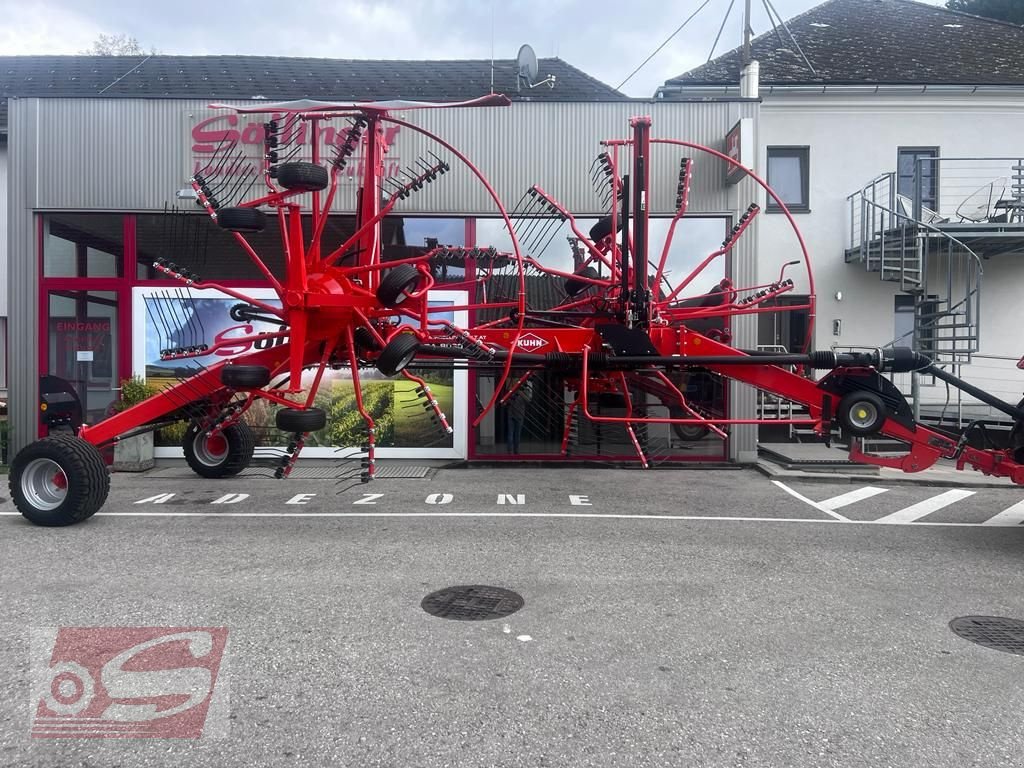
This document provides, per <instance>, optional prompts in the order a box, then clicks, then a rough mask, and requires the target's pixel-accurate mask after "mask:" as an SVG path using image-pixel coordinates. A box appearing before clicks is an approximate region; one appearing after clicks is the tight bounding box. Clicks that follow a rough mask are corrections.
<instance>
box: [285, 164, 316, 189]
mask: <svg viewBox="0 0 1024 768" xmlns="http://www.w3.org/2000/svg"><path fill="white" fill-rule="evenodd" d="M275 170H276V172H277V174H276V178H277V183H278V184H280V185H281V186H282V187H284V188H285V189H292V190H300V191H302V192H319V191H320V190H322V189H327V184H328V174H327V169H326V168H324V167H323V166H322V165H317V164H316V163H281V165H279V166H277V168H276V169H275Z"/></svg>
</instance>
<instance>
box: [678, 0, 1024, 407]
mask: <svg viewBox="0 0 1024 768" xmlns="http://www.w3.org/2000/svg"><path fill="white" fill-rule="evenodd" d="M787 27H788V30H789V32H791V34H792V37H787V36H786V33H785V32H783V30H781V29H780V30H779V33H778V36H777V35H776V34H768V35H764V36H763V37H761V38H758V39H756V40H754V41H753V44H752V55H753V58H754V59H756V60H757V64H758V65H759V67H758V68H759V96H760V99H761V110H760V124H759V129H760V130H759V136H758V138H759V141H758V146H757V150H756V156H755V157H754V158H753V164H754V166H755V167H756V168H757V169H759V170H761V171H763V172H764V173H765V174H766V176H767V177H768V181H769V182H770V183H771V184H772V185H773V187H775V188H776V189H777V190H779V192H780V194H781V195H782V196H783V198H784V199H785V201H786V203H787V204H788V205H789V207H790V210H791V211H792V212H793V215H794V217H795V219H796V220H797V222H798V224H799V226H800V229H801V231H802V233H803V236H804V238H805V239H806V241H807V244H808V247H809V249H810V251H811V253H812V255H813V259H814V267H815V270H814V274H815V277H816V286H815V287H816V292H817V296H818V306H817V311H818V317H817V324H816V331H815V344H816V346H817V347H818V348H819V349H826V348H828V347H830V346H835V347H845V346H855V347H868V348H873V347H879V346H886V345H891V344H897V345H913V346H916V347H917V348H918V349H919V350H921V351H923V352H925V353H927V354H929V355H931V356H932V357H933V358H935V359H937V360H939V361H941V362H943V363H944V364H946V365H948V366H949V367H950V368H951V369H952V370H954V372H957V373H959V374H960V375H961V376H962V377H963V378H966V379H968V380H969V381H971V382H972V383H975V384H977V385H978V386H981V387H982V388H984V389H987V390H988V391H990V392H992V393H993V394H995V395H997V396H999V397H1001V398H1003V399H1005V400H1008V401H1011V402H1014V403H1016V402H1017V401H1018V400H1019V399H1020V397H1021V390H1022V388H1024V376H1022V374H1021V371H1020V370H1019V369H1018V368H1017V361H1018V360H1020V357H1021V354H1022V353H1024V348H1022V346H1021V343H1020V334H1019V331H1018V328H1017V326H1018V325H1019V319H1020V318H1021V317H1022V315H1021V310H1020V303H1019V299H1018V298H1017V293H1018V292H1019V290H1020V288H1021V286H1024V215H1022V203H1024V161H1022V157H1024V29H1022V28H1020V27H1017V26H1014V25H1011V24H1006V23H1002V22H998V21H993V20H989V19H981V18H978V17H975V16H969V15H966V14H962V13H956V12H953V11H948V10H946V9H944V8H941V7H936V6H932V5H925V4H923V3H917V2H911V1H910V0H830V2H826V3H824V4H822V5H820V6H818V7H816V8H814V9H812V10H810V11H808V12H806V13H804V14H802V15H800V16H798V17H796V18H794V19H791V20H790V21H789V23H788V24H787ZM742 67H743V63H742V52H741V51H740V50H739V49H737V50H736V51H732V52H730V53H728V54H725V55H724V56H722V57H720V58H719V59H716V60H714V61H712V62H710V63H708V64H707V65H705V66H702V67H699V68H697V69H695V70H693V71H691V72H688V73H686V74H684V75H682V76H680V77H678V78H674V79H673V80H670V81H668V82H666V84H665V85H664V86H663V88H662V89H660V91H659V94H658V95H659V97H660V98H663V99H667V100H671V99H678V98H687V99H692V98H700V97H708V96H719V97H720V96H723V95H729V94H737V93H738V92H739V88H740V71H741V69H742ZM787 231H788V224H787V222H786V221H785V220H784V217H783V216H781V215H779V214H778V211H777V210H776V211H773V210H772V206H771V205H768V206H767V215H766V216H765V217H764V220H763V222H762V226H761V228H760V230H759V232H758V239H759V242H758V252H759V256H758V270H759V276H760V278H761V280H762V281H764V280H765V279H768V278H770V277H771V276H772V275H773V274H776V273H777V271H778V269H779V265H780V264H781V263H783V262H785V261H786V260H787V259H789V258H790V257H791V253H790V251H788V250H786V249H780V248H779V247H778V244H779V243H781V242H782V240H781V238H783V237H784V235H785V234H786V232H787ZM759 341H760V342H761V343H762V344H768V343H776V344H783V345H784V344H786V343H787V341H788V337H787V335H786V334H785V333H784V332H783V330H781V329H779V328H773V327H771V326H768V325H763V326H762V328H761V329H760V338H759ZM898 378H899V380H898V381H897V383H898V384H899V386H900V387H901V388H902V389H904V391H905V393H906V394H907V395H913V396H914V400H915V403H916V405H917V407H918V408H919V410H920V412H921V414H922V415H923V416H928V415H931V416H932V417H936V418H939V417H941V418H942V420H943V421H947V422H948V421H949V420H950V419H952V417H953V416H954V415H956V416H957V421H958V422H960V423H966V422H967V421H968V420H970V419H972V418H975V417H977V416H979V415H981V416H988V415H990V412H989V410H988V409H987V408H979V407H976V403H975V401H973V400H972V399H971V398H969V397H967V396H963V395H961V394H960V393H958V392H954V394H953V396H952V400H951V401H950V400H949V399H948V393H947V391H946V387H945V386H943V385H942V384H941V382H936V381H934V380H931V379H927V378H925V377H921V378H920V380H917V381H914V380H913V379H912V377H911V376H910V375H909V374H907V375H902V376H900V377H898ZM994 415H998V414H994Z"/></svg>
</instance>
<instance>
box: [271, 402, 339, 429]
mask: <svg viewBox="0 0 1024 768" xmlns="http://www.w3.org/2000/svg"><path fill="white" fill-rule="evenodd" d="M276 422H277V428H278V429H280V430H281V431H282V432H316V431H318V430H321V429H323V428H324V427H326V426H327V412H326V411H325V410H323V409H322V408H282V409H281V410H279V411H278V412H277V416H276Z"/></svg>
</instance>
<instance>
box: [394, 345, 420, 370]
mask: <svg viewBox="0 0 1024 768" xmlns="http://www.w3.org/2000/svg"><path fill="white" fill-rule="evenodd" d="M418 351H419V350H417V349H416V348H413V349H410V350H409V352H408V353H407V354H405V355H403V356H402V359H401V360H399V361H398V365H396V366H395V371H396V372H398V371H402V370H405V367H406V366H407V365H409V363H411V362H412V359H413V358H414V357H416V353H417V352H418Z"/></svg>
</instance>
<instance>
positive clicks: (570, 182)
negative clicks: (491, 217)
mask: <svg viewBox="0 0 1024 768" xmlns="http://www.w3.org/2000/svg"><path fill="white" fill-rule="evenodd" d="M24 102H26V103H32V104H36V105H37V108H38V109H39V113H40V120H39V125H38V130H39V143H40V144H39V145H40V148H41V149H42V155H41V156H40V162H39V167H38V169H37V171H38V174H39V200H38V204H39V207H41V208H47V209H78V210H86V209H92V210H111V209H114V210H142V209H149V210H158V209H161V208H162V207H163V206H164V204H165V203H166V202H168V201H173V199H174V191H175V190H177V189H180V188H181V187H182V186H183V185H184V182H185V180H186V179H187V177H188V175H189V173H190V171H191V168H190V159H189V157H188V149H189V147H190V145H191V138H190V135H189V129H190V127H191V126H192V125H194V124H195V123H196V122H197V121H198V120H200V119H202V118H204V117H208V116H210V115H212V114H214V113H213V112H211V111H209V110H208V109H207V105H206V104H205V103H204V102H201V101H179V100H143V99H40V100H32V99H26V100H24ZM751 107H752V105H750V104H746V103H730V102H711V103H693V104H691V103H681V102H665V103H648V102H632V103H631V102H626V103H595V104H591V103H516V104H515V105H513V106H512V107H509V108H507V109H499V108H495V109H465V110H436V111H423V112H408V113H406V114H407V116H408V117H409V118H410V122H415V123H416V124H418V125H422V126H423V127H425V128H427V129H429V130H431V131H433V132H435V133H437V134H438V135H440V136H441V137H442V138H444V139H446V140H448V141H450V142H451V143H453V144H454V145H455V146H456V147H457V148H458V149H460V150H462V151H464V152H465V153H466V154H467V155H468V156H469V158H470V159H471V160H472V161H473V162H474V163H476V164H477V165H478V166H479V167H480V169H481V170H482V171H483V172H484V173H485V174H486V175H487V176H488V178H490V179H491V180H492V182H493V183H494V184H495V186H496V188H497V191H498V193H499V195H500V196H501V197H502V199H503V200H504V201H505V203H506V205H514V203H515V201H516V200H518V198H519V196H520V195H521V194H522V193H523V192H524V191H525V190H526V189H527V188H528V187H529V186H530V185H531V184H534V183H538V184H540V185H541V186H543V187H544V188H545V189H547V190H548V191H549V192H551V193H552V194H553V195H555V196H556V197H557V198H558V199H559V200H561V201H563V202H564V203H565V205H566V206H567V207H569V208H571V209H573V210H577V211H581V212H586V213H598V212H600V211H599V210H598V206H597V202H596V196H595V194H594V192H593V189H592V187H591V185H590V181H589V176H588V171H589V168H590V163H591V161H592V160H593V158H594V157H595V156H596V155H597V154H598V152H600V151H601V147H600V145H599V142H600V140H601V139H605V138H614V137H621V138H626V137H628V136H629V125H628V120H629V118H630V117H631V116H634V115H638V114H649V115H651V116H652V117H653V119H654V130H653V135H654V136H663V137H673V138H683V139H687V140H691V141H696V142H698V143H707V144H710V145H711V146H712V147H716V148H718V147H720V146H721V144H722V140H723V138H724V136H725V134H726V132H727V131H728V130H729V128H731V127H732V125H733V124H734V123H735V121H736V119H738V117H739V116H741V114H746V113H749V112H750V110H751ZM428 148H430V145H429V144H428V143H427V142H426V141H425V140H423V139H422V137H418V136H413V135H412V134H411V132H410V131H408V130H406V131H402V132H401V133H400V135H399V140H398V142H397V144H396V147H395V156H396V157H397V158H398V159H399V160H401V161H402V162H403V163H404V164H408V163H411V162H412V161H413V160H414V159H415V158H416V157H417V156H418V155H420V154H422V153H423V152H424V151H425V150H426V149H428ZM439 154H442V156H443V155H445V154H447V153H443V152H439ZM682 154H683V151H682V150H677V149H675V148H672V149H671V150H667V151H666V152H665V154H664V155H660V154H659V156H656V158H655V160H656V163H655V165H654V168H653V175H652V181H653V184H654V186H653V194H652V203H651V204H652V211H654V212H659V211H660V212H665V211H668V210H669V209H671V207H672V205H673V202H674V200H675V177H676V164H677V163H678V158H679V157H681V156H682ZM453 165H455V164H453ZM453 171H454V172H453V173H452V174H450V175H449V176H448V177H446V178H444V179H442V180H441V181H439V182H438V183H435V184H433V185H431V186H430V187H428V188H427V189H426V190H425V191H424V192H422V193H419V194H416V195H413V196H412V197H411V198H410V199H409V200H408V201H404V202H403V203H402V204H401V206H400V210H403V211H407V212H417V213H439V214H443V213H449V214H450V213H484V214H488V213H493V212H494V210H495V209H494V206H493V204H491V203H490V201H489V199H488V197H487V195H486V193H485V192H484V190H483V188H482V187H481V186H479V185H478V184H474V183H469V181H470V179H471V177H470V175H469V173H468V171H466V170H465V169H462V168H455V169H453ZM722 173H723V171H722V168H721V166H720V164H718V163H716V162H712V161H709V160H707V159H704V158H703V157H702V158H701V161H700V162H699V164H698V166H697V175H696V177H695V179H694V187H693V210H694V211H695V212H710V211H723V210H726V209H727V208H728V202H729V201H728V192H727V191H726V190H723V189H722V185H721V175H722ZM339 202H340V205H341V207H343V208H344V207H348V203H347V199H346V197H345V196H343V197H342V199H341V200H340V201H339Z"/></svg>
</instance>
